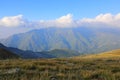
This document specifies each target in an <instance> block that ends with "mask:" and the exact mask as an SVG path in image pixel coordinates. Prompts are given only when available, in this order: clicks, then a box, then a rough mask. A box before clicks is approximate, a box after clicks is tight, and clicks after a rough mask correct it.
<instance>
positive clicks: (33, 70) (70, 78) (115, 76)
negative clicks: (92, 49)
mask: <svg viewBox="0 0 120 80" xmlns="http://www.w3.org/2000/svg"><path fill="white" fill-rule="evenodd" d="M0 80H120V57H111V58H92V59H91V58H79V59H78V58H69V59H37V60H34V59H33V60H23V59H18V60H17V59H14V60H1V61H0Z"/></svg>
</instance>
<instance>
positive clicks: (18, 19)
mask: <svg viewBox="0 0 120 80" xmlns="http://www.w3.org/2000/svg"><path fill="white" fill-rule="evenodd" d="M24 24H25V21H24V19H23V16H22V15H18V16H12V17H4V18H2V19H1V20H0V27H1V26H3V27H17V26H20V25H24Z"/></svg>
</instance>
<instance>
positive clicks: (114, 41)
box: [0, 27, 120, 53]
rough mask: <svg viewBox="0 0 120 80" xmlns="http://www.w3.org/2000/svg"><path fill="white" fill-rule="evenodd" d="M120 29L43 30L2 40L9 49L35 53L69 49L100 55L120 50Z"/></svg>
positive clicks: (77, 28)
mask: <svg viewBox="0 0 120 80" xmlns="http://www.w3.org/2000/svg"><path fill="white" fill-rule="evenodd" d="M119 35H120V28H111V27H106V28H105V27H99V28H98V27H74V28H43V29H35V30H31V31H29V32H26V33H20V34H15V35H13V36H10V37H8V38H6V39H2V40H0V42H1V43H3V44H4V45H6V46H8V47H14V48H18V49H21V50H30V51H34V52H41V51H51V50H55V49H68V50H74V51H78V52H80V53H99V52H104V51H109V50H113V49H118V48H120V37H119Z"/></svg>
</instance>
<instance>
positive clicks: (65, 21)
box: [38, 14, 75, 28]
mask: <svg viewBox="0 0 120 80" xmlns="http://www.w3.org/2000/svg"><path fill="white" fill-rule="evenodd" d="M38 24H39V25H40V26H44V27H62V28H64V27H73V26H75V22H74V20H73V18H72V15H71V14H67V15H66V16H62V17H60V18H57V19H55V20H48V21H44V20H41V21H39V23H38Z"/></svg>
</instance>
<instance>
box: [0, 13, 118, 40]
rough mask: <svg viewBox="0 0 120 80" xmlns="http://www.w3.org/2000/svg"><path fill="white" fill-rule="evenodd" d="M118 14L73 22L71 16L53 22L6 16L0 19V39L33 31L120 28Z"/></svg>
mask: <svg viewBox="0 0 120 80" xmlns="http://www.w3.org/2000/svg"><path fill="white" fill-rule="evenodd" d="M119 22H120V13H118V14H116V15H112V14H110V13H106V14H99V15H98V16H96V17H94V18H83V19H78V20H74V19H73V15H72V14H67V15H65V16H62V17H59V18H56V19H54V20H36V21H31V20H28V19H26V18H25V17H23V15H17V16H6V17H3V18H1V19H0V38H7V37H9V36H11V35H13V34H17V33H23V32H27V31H30V30H33V29H40V28H48V27H59V28H71V27H90V28H94V27H105V28H106V27H110V28H111V27H112V28H120V25H119Z"/></svg>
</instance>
